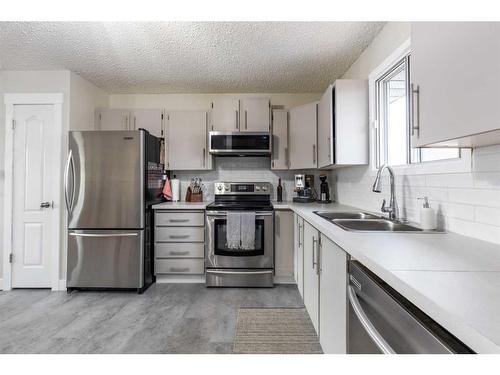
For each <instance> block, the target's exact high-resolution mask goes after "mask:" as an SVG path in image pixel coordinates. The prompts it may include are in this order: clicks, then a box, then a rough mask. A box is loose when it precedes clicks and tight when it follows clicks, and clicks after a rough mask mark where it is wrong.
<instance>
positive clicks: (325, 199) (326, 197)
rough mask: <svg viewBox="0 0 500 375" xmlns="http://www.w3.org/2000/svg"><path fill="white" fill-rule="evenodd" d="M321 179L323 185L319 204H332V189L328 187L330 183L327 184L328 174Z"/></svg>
mask: <svg viewBox="0 0 500 375" xmlns="http://www.w3.org/2000/svg"><path fill="white" fill-rule="evenodd" d="M319 179H320V181H321V184H320V186H319V199H318V202H319V203H332V201H331V200H330V188H329V187H328V182H326V174H320V175H319Z"/></svg>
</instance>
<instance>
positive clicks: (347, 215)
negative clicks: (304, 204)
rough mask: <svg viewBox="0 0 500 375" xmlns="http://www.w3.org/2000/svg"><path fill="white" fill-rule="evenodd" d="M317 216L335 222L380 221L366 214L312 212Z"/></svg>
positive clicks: (376, 217) (374, 216)
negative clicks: (342, 220) (354, 220)
mask: <svg viewBox="0 0 500 375" xmlns="http://www.w3.org/2000/svg"><path fill="white" fill-rule="evenodd" d="M314 213H315V214H316V215H318V216H321V217H322V218H323V219H326V220H330V221H332V220H337V219H356V220H359V219H380V216H376V215H373V214H369V213H366V212H322V211H314Z"/></svg>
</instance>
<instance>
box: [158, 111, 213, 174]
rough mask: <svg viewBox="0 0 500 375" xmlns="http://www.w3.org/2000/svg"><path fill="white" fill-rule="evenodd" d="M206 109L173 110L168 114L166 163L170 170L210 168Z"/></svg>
mask: <svg viewBox="0 0 500 375" xmlns="http://www.w3.org/2000/svg"><path fill="white" fill-rule="evenodd" d="M207 116H208V113H207V112H205V111H172V112H168V114H167V127H166V128H167V131H166V137H165V149H166V164H167V168H168V169H170V170H202V169H207V168H209V163H208V154H207Z"/></svg>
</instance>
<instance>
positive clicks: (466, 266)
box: [273, 202, 500, 353]
mask: <svg viewBox="0 0 500 375" xmlns="http://www.w3.org/2000/svg"><path fill="white" fill-rule="evenodd" d="M273 205H274V208H275V209H278V210H279V209H291V210H293V211H294V212H296V213H297V214H299V215H300V216H301V217H303V218H304V219H305V220H306V221H307V222H309V224H311V225H312V226H314V227H315V228H316V229H318V230H319V231H320V232H322V233H323V234H324V235H326V236H327V237H328V238H330V239H331V240H332V241H334V242H335V243H337V244H338V245H339V246H340V247H342V248H343V249H344V250H345V251H346V252H347V253H349V254H350V255H351V256H352V257H353V258H355V259H357V260H359V261H360V262H361V263H362V264H364V265H365V266H366V267H368V268H369V269H370V270H371V271H372V272H374V273H375V274H376V275H378V276H379V277H380V278H381V279H383V280H384V281H385V282H387V283H388V284H389V285H391V286H392V287H393V288H394V289H395V290H397V291H398V292H399V293H401V294H402V295H404V296H405V297H406V298H407V299H409V300H410V301H411V302H413V303H414V304H415V305H416V306H418V307H419V308H420V309H422V311H424V312H425V313H426V314H428V315H429V316H430V317H432V318H433V319H434V320H435V321H437V322H438V323H439V324H441V325H442V326H443V327H444V328H446V329H447V330H449V331H450V332H452V333H453V334H454V335H455V336H456V337H458V338H459V339H460V340H462V341H463V342H464V343H465V344H467V345H468V346H470V347H471V348H472V349H473V350H474V351H476V352H478V353H500V246H499V245H496V244H493V243H489V242H485V241H481V240H476V239H473V238H469V237H465V236H460V235H457V234H454V233H430V234H423V233H387V232H385V233H366V232H349V231H345V230H343V229H341V228H340V227H338V226H336V225H335V224H332V223H330V222H328V221H327V220H325V219H323V218H321V217H319V216H317V215H316V214H314V213H313V211H321V210H324V211H353V210H354V211H360V210H359V209H356V208H353V207H349V206H342V205H339V204H325V205H321V204H317V203H311V204H303V203H293V202H284V203H273ZM361 211H363V210H361Z"/></svg>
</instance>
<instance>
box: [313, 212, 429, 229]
mask: <svg viewBox="0 0 500 375" xmlns="http://www.w3.org/2000/svg"><path fill="white" fill-rule="evenodd" d="M314 213H315V214H316V215H318V216H320V217H322V218H323V219H326V220H328V221H330V222H331V223H333V224H335V225H338V226H339V227H341V228H342V229H344V230H348V231H356V232H414V233H429V231H424V230H423V229H420V228H418V227H416V226H413V225H410V224H405V223H402V222H399V221H392V220H389V219H386V218H383V217H381V216H377V215H374V214H370V213H367V212H325V211H314ZM431 232H436V231H431Z"/></svg>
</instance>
